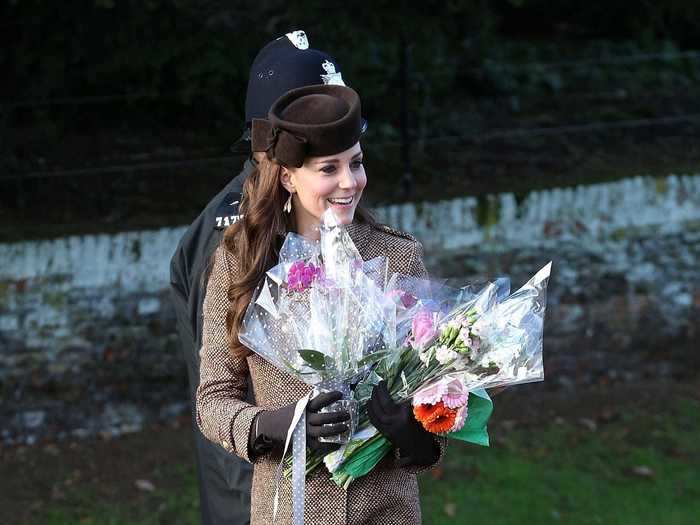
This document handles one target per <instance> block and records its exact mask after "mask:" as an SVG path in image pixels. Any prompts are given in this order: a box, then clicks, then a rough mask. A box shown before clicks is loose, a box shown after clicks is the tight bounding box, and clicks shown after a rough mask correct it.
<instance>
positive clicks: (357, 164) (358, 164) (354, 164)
mask: <svg viewBox="0 0 700 525" xmlns="http://www.w3.org/2000/svg"><path fill="white" fill-rule="evenodd" d="M350 166H352V169H354V170H357V169H360V167H361V166H362V161H361V160H354V161H352V164H350Z"/></svg>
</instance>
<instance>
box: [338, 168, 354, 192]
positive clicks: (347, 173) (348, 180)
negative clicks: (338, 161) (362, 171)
mask: <svg viewBox="0 0 700 525" xmlns="http://www.w3.org/2000/svg"><path fill="white" fill-rule="evenodd" d="M356 186H357V178H356V177H355V174H354V173H353V172H352V170H351V169H350V166H345V168H344V169H343V173H342V175H341V177H340V187H341V188H344V189H353V188H355V187H356Z"/></svg>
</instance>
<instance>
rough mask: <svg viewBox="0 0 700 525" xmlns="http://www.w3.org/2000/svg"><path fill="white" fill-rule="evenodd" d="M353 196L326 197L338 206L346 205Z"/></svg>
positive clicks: (350, 202) (350, 201)
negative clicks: (340, 197)
mask: <svg viewBox="0 0 700 525" xmlns="http://www.w3.org/2000/svg"><path fill="white" fill-rule="evenodd" d="M353 199H354V197H344V198H342V199H326V200H327V201H328V202H330V203H331V204H336V205H339V206H347V205H349V204H352V201H353Z"/></svg>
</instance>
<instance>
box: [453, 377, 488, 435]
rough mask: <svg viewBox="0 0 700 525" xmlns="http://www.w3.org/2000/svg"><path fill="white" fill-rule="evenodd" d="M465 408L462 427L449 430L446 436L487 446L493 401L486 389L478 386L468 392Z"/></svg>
mask: <svg viewBox="0 0 700 525" xmlns="http://www.w3.org/2000/svg"><path fill="white" fill-rule="evenodd" d="M467 410H468V412H467V420H466V421H465V422H464V427H462V429H461V430H458V431H457V432H450V433H449V434H447V437H448V438H451V439H459V440H460V441H466V442H468V443H474V444H475V445H481V446H484V447H488V446H489V432H488V422H489V419H490V418H491V413H492V412H493V402H492V401H491V398H490V397H489V395H488V393H486V390H484V389H483V388H479V389H477V390H474V391H473V392H470V393H469V405H468V409H467Z"/></svg>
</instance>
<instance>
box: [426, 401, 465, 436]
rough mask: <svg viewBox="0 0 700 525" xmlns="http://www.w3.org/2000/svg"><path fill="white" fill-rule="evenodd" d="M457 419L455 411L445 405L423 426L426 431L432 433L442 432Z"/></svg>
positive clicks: (450, 426) (446, 430)
mask: <svg viewBox="0 0 700 525" xmlns="http://www.w3.org/2000/svg"><path fill="white" fill-rule="evenodd" d="M455 419H457V411H456V410H453V409H451V408H447V407H445V408H444V410H443V411H442V412H441V413H440V414H439V415H438V417H436V418H435V419H433V420H432V421H431V422H429V423H424V424H423V426H424V427H425V429H426V430H427V431H428V432H432V433H433V434H443V433H445V432H449V431H450V429H451V428H452V427H453V426H454V424H455Z"/></svg>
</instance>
